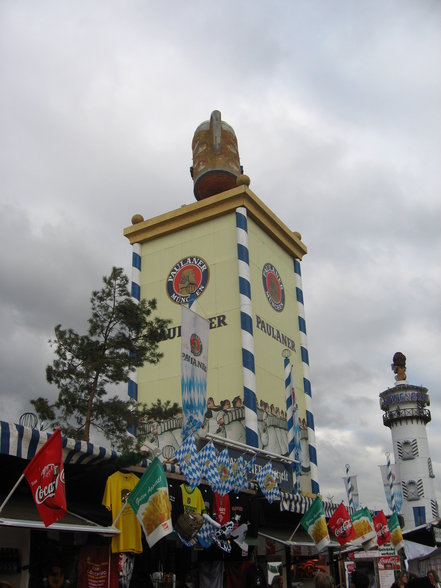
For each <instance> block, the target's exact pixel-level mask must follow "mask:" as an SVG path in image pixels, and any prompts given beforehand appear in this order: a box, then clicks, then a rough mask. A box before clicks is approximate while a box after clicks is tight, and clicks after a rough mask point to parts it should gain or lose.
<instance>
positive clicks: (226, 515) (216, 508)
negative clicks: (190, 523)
mask: <svg viewBox="0 0 441 588" xmlns="http://www.w3.org/2000/svg"><path fill="white" fill-rule="evenodd" d="M213 518H214V519H215V520H216V521H217V522H218V523H219V525H225V524H226V523H228V521H229V520H230V497H229V496H228V494H224V496H219V494H218V493H217V492H215V493H214V494H213Z"/></svg>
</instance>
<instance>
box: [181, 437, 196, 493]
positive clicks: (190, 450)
mask: <svg viewBox="0 0 441 588" xmlns="http://www.w3.org/2000/svg"><path fill="white" fill-rule="evenodd" d="M175 459H176V460H177V462H178V464H179V469H180V470H181V472H182V473H183V474H184V476H185V479H186V480H187V482H188V485H189V486H191V487H192V488H196V486H199V484H200V483H201V466H200V465H199V458H198V454H197V451H196V441H195V440H194V437H193V435H190V436H189V437H187V439H185V441H184V443H183V444H182V445H181V447H179V448H178V449H176V451H175Z"/></svg>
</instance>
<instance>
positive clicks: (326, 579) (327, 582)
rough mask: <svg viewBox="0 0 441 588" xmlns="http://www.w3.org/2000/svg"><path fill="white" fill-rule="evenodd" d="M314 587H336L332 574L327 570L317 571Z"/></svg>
mask: <svg viewBox="0 0 441 588" xmlns="http://www.w3.org/2000/svg"><path fill="white" fill-rule="evenodd" d="M314 588H334V580H333V579H332V576H330V575H329V574H327V573H326V572H317V573H316V575H315V576H314Z"/></svg>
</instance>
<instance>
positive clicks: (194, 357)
mask: <svg viewBox="0 0 441 588" xmlns="http://www.w3.org/2000/svg"><path fill="white" fill-rule="evenodd" d="M181 325H182V326H181V391H182V412H183V422H182V438H183V439H186V438H187V437H188V436H189V435H194V434H195V433H196V432H197V431H199V429H200V428H201V427H202V423H203V422H204V415H205V409H206V402H207V368H208V332H209V328H210V323H209V321H208V320H207V319H204V318H202V317H201V316H199V315H198V314H196V313H195V312H193V311H192V310H190V309H189V308H187V307H186V306H184V305H181Z"/></svg>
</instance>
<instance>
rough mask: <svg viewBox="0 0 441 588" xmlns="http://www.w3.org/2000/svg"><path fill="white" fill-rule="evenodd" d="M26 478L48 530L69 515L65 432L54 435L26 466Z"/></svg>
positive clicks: (59, 431)
mask: <svg viewBox="0 0 441 588" xmlns="http://www.w3.org/2000/svg"><path fill="white" fill-rule="evenodd" d="M23 475H24V476H25V478H26V479H27V481H28V482H29V486H30V487H31V492H32V497H33V499H34V502H35V505H36V507H37V509H38V511H39V513H40V516H41V518H42V520H43V523H44V525H45V526H46V527H49V525H52V523H55V522H56V521H59V520H60V519H61V518H63V517H64V515H65V514H66V509H67V507H66V493H65V486H64V466H63V448H62V442H61V429H57V430H56V431H55V433H53V434H52V435H51V436H50V437H49V439H48V440H47V441H46V443H45V444H44V445H43V447H42V448H41V449H40V450H39V451H38V453H36V454H35V456H34V457H33V458H32V460H31V461H30V462H29V464H28V465H27V466H26V468H25V470H24V472H23Z"/></svg>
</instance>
